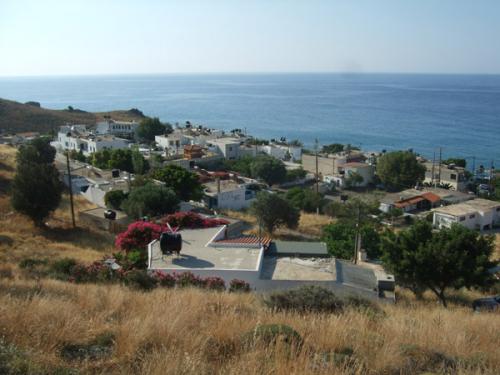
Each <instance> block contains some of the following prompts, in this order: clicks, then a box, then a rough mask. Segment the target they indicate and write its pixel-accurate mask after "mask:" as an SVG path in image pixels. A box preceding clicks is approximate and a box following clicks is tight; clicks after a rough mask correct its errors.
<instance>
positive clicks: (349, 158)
mask: <svg viewBox="0 0 500 375" xmlns="http://www.w3.org/2000/svg"><path fill="white" fill-rule="evenodd" d="M365 159H366V157H365V156H364V155H363V154H362V153H361V152H358V151H351V152H344V151H343V152H339V153H336V154H328V155H326V154H320V155H318V174H319V175H320V178H321V179H323V178H324V176H339V175H340V171H341V170H342V169H341V167H342V165H344V164H346V163H353V162H363V161H364V160H365ZM302 167H303V168H304V170H306V171H307V172H311V173H316V155H314V154H303V155H302Z"/></svg>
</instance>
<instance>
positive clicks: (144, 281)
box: [123, 270, 157, 291]
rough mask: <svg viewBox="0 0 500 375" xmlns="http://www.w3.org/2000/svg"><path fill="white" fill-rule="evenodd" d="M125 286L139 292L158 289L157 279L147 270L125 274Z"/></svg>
mask: <svg viewBox="0 0 500 375" xmlns="http://www.w3.org/2000/svg"><path fill="white" fill-rule="evenodd" d="M123 282H124V283H125V285H127V286H129V287H131V288H134V289H139V290H144V291H147V290H151V289H154V288H155V287H156V283H157V281H156V279H155V278H154V277H152V276H150V275H149V274H148V272H147V271H145V270H131V271H128V272H126V273H125V275H124V277H123Z"/></svg>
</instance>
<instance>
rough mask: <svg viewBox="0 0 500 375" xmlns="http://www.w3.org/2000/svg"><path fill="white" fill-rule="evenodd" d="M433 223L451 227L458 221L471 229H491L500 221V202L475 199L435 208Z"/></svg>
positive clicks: (440, 226)
mask: <svg viewBox="0 0 500 375" xmlns="http://www.w3.org/2000/svg"><path fill="white" fill-rule="evenodd" d="M433 212H434V217H433V225H434V226H435V227H437V228H443V227H446V228H449V227H451V225H452V224H454V223H458V224H460V225H463V226H465V227H467V228H469V229H479V230H484V229H491V228H492V227H493V226H494V225H496V224H499V223H500V202H495V201H490V200H487V199H481V198H478V199H473V200H470V201H466V202H462V203H459V204H452V205H450V206H445V207H439V208H436V209H434V210H433Z"/></svg>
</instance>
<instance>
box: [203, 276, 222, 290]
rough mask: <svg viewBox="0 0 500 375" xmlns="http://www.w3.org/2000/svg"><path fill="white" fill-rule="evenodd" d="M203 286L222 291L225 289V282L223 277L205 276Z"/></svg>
mask: <svg viewBox="0 0 500 375" xmlns="http://www.w3.org/2000/svg"><path fill="white" fill-rule="evenodd" d="M205 288H207V289H210V290H217V291H219V292H222V291H224V290H226V283H225V282H224V279H223V278H221V277H217V276H214V277H207V278H206V279H205Z"/></svg>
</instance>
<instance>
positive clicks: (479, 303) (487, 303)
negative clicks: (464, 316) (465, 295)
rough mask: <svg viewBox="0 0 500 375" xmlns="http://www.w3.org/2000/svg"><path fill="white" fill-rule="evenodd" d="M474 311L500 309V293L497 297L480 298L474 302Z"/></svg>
mask: <svg viewBox="0 0 500 375" xmlns="http://www.w3.org/2000/svg"><path fill="white" fill-rule="evenodd" d="M472 308H473V310H474V311H476V312H479V311H500V295H498V296H495V297H487V298H479V299H476V300H474V302H472Z"/></svg>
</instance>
